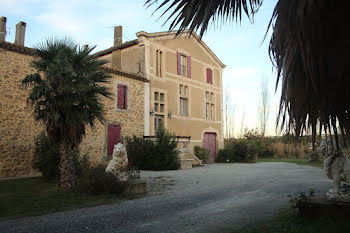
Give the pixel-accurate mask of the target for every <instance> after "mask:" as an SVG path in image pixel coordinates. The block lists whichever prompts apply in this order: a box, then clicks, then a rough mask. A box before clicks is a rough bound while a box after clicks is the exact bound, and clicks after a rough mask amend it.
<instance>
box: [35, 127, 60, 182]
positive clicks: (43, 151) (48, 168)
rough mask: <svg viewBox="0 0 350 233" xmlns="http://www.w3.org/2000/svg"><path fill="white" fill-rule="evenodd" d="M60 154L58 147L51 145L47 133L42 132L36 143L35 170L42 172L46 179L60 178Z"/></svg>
mask: <svg viewBox="0 0 350 233" xmlns="http://www.w3.org/2000/svg"><path fill="white" fill-rule="evenodd" d="M59 164H60V153H59V150H58V147H57V146H55V145H53V144H51V143H50V140H49V138H48V137H47V136H46V134H45V132H41V133H40V134H39V135H38V136H37V137H36V138H35V143H34V154H33V160H32V165H33V168H34V169H36V170H38V171H40V172H41V173H42V176H43V177H44V178H46V179H57V178H58V177H59V169H58V168H59Z"/></svg>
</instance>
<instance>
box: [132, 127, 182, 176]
mask: <svg viewBox="0 0 350 233" xmlns="http://www.w3.org/2000/svg"><path fill="white" fill-rule="evenodd" d="M126 142H127V147H126V149H127V152H128V159H129V161H131V163H132V164H133V165H135V166H136V167H138V168H139V169H141V170H155V171H161V170H176V169H179V167H180V162H179V159H178V155H177V151H176V150H175V149H176V146H177V142H176V140H175V138H174V135H172V134H170V133H169V132H167V131H166V130H165V129H164V128H163V127H160V128H159V129H158V130H157V132H156V139H155V141H152V140H149V139H143V138H138V137H136V136H133V138H128V137H127V138H126Z"/></svg>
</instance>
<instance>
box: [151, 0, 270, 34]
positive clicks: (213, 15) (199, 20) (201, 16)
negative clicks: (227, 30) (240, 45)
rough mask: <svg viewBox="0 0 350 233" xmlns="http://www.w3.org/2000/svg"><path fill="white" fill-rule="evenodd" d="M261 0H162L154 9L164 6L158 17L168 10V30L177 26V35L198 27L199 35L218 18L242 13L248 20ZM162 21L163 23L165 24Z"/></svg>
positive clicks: (231, 17)
mask: <svg viewBox="0 0 350 233" xmlns="http://www.w3.org/2000/svg"><path fill="white" fill-rule="evenodd" d="M262 1H263V0H210V1H208V0H173V1H170V0H162V3H160V5H159V6H158V7H157V8H156V10H155V11H158V10H160V9H163V8H165V10H164V11H163V13H162V14H161V16H160V17H163V16H164V15H166V14H167V13H169V12H170V11H172V12H171V13H170V15H169V16H168V18H167V19H166V20H165V23H167V22H169V21H170V20H172V21H171V24H170V27H169V30H174V29H175V28H177V27H178V32H177V35H180V34H181V33H182V32H183V31H184V30H186V29H187V28H188V29H189V32H190V33H192V32H194V31H198V30H199V29H200V33H199V35H200V37H202V36H203V34H204V33H205V31H206V30H207V29H208V26H209V23H210V22H213V21H216V20H217V19H218V18H221V19H223V21H224V20H230V19H236V20H239V21H241V20H242V13H244V14H245V15H246V16H247V17H248V18H249V19H250V20H251V19H252V17H253V15H254V13H256V12H257V10H258V9H259V7H260V6H261V3H262ZM157 2H158V0H147V1H146V3H145V5H146V6H147V7H150V6H152V5H153V4H155V3H157ZM165 23H164V24H165Z"/></svg>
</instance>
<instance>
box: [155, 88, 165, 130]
mask: <svg viewBox="0 0 350 233" xmlns="http://www.w3.org/2000/svg"><path fill="white" fill-rule="evenodd" d="M154 113H155V115H154V133H156V131H157V129H158V128H159V126H160V125H163V122H164V113H165V95H164V93H162V92H159V91H155V92H154Z"/></svg>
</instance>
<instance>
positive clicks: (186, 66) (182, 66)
mask: <svg viewBox="0 0 350 233" xmlns="http://www.w3.org/2000/svg"><path fill="white" fill-rule="evenodd" d="M177 74H178V75H182V76H187V77H188V78H191V57H190V56H187V55H185V54H183V53H179V52H177Z"/></svg>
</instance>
